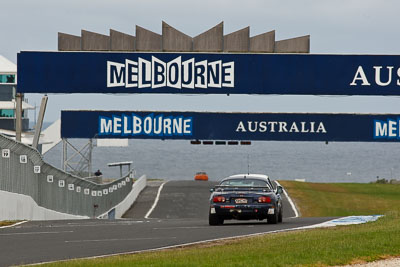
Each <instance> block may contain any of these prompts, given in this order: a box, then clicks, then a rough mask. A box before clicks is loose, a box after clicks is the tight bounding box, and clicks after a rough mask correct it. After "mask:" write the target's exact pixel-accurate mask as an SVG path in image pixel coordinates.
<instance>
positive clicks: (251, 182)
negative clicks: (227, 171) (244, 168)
mask: <svg viewBox="0 0 400 267" xmlns="http://www.w3.org/2000/svg"><path fill="white" fill-rule="evenodd" d="M220 186H232V187H239V186H240V187H242V186H243V187H267V188H268V189H270V187H269V185H268V183H267V182H266V181H263V180H259V179H249V178H243V179H229V180H225V181H223V182H221V184H220Z"/></svg>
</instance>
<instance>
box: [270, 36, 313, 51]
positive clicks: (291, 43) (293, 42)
mask: <svg viewBox="0 0 400 267" xmlns="http://www.w3.org/2000/svg"><path fill="white" fill-rule="evenodd" d="M275 53H310V35H306V36H301V37H297V38H291V39H286V40H281V41H277V42H275Z"/></svg>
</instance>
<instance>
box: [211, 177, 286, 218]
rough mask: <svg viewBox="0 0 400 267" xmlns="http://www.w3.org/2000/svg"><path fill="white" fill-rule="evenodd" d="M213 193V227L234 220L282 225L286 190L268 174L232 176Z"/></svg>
mask: <svg viewBox="0 0 400 267" xmlns="http://www.w3.org/2000/svg"><path fill="white" fill-rule="evenodd" d="M210 191H211V192H212V194H211V196H210V212H209V217H208V218H209V224H210V225H219V224H223V223H224V220H231V219H236V220H252V219H257V220H264V219H267V220H268V223H274V224H275V223H278V222H282V217H283V208H282V198H281V194H282V192H283V189H282V187H281V186H276V185H275V184H274V183H272V182H271V180H270V179H269V177H268V176H267V175H262V174H237V175H232V176H229V177H227V178H225V179H223V180H222V181H221V182H220V183H219V184H218V185H217V186H215V188H214V189H211V190H210Z"/></svg>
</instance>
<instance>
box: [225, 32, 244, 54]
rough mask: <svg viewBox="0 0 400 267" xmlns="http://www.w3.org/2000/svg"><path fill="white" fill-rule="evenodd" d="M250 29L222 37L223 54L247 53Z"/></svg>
mask: <svg viewBox="0 0 400 267" xmlns="http://www.w3.org/2000/svg"><path fill="white" fill-rule="evenodd" d="M249 36H250V27H246V28H244V29H241V30H238V31H236V32H232V33H230V34H227V35H225V36H224V52H249V43H250V37H249Z"/></svg>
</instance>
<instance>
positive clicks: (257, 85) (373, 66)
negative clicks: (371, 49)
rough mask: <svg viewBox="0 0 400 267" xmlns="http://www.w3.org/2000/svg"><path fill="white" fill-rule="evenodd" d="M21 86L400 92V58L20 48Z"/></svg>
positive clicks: (30, 89) (29, 89)
mask: <svg viewBox="0 0 400 267" xmlns="http://www.w3.org/2000/svg"><path fill="white" fill-rule="evenodd" d="M17 90H18V92H20V93H167V94H292V95H400V56H397V55H312V54H311V55H310V54H227V53H212V54H207V53H110V52H104V53H101V52H21V53H19V54H18V88H17Z"/></svg>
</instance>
